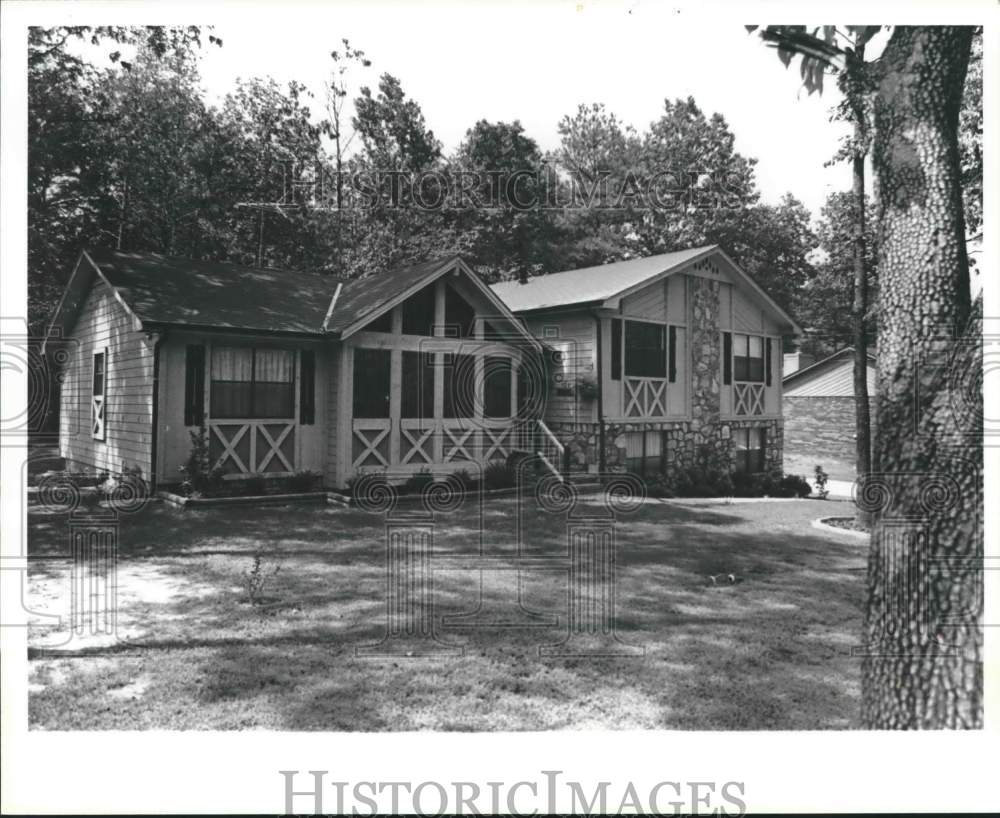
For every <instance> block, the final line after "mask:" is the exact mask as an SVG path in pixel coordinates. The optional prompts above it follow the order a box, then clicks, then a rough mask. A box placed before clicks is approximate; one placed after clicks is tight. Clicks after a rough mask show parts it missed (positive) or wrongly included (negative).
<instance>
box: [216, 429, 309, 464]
mask: <svg viewBox="0 0 1000 818" xmlns="http://www.w3.org/2000/svg"><path fill="white" fill-rule="evenodd" d="M269 426H272V427H273V426H278V427H280V431H278V432H277V434H276V435H272V434H271V432H270V431H269V430H268V427H269ZM209 427H210V429H211V430H212V435H213V436H214V437H215V439H216V440H218V441H219V443H220V444H221V446H222V454H221V455H219V457H218V459H217V460H216V461H215V464H216V465H217V466H224V465H225V464H226V463H227V462H228V461H232V463H233V465H235V466H236V468H237V469H238V470H239V471H240V473H241V474H250V473H256V472H262V471H267V470H268V467H269V466H270V465H271V462H272V461H273V460H275V459H277V461H278V463H279V464H280V465H281V466H283V469H275V470H274V471H285V472H293V471H295V465H294V462H293V461H294V456H293V457H292V459H291V460H290V459H289V458H288V457H287V456H286V455H285V452H284V451H283V450H282V446H283V445H284V443H285V441H286V440H287V439H288V437H289V435H292V434H293V433H294V430H295V423H294V422H291V421H282V420H277V421H275V420H260V421H258V420H226V421H218V422H216V423H210V424H209ZM244 437H247V438H248V440H247V443H248V446H247V452H248V454H247V460H246V461H244V460H243V458H242V457H240V454H239V452H238V451H237V447H238V446H239V445H240V443H241V442H242V440H243V438H244Z"/></svg>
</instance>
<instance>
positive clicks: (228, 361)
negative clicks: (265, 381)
mask: <svg viewBox="0 0 1000 818" xmlns="http://www.w3.org/2000/svg"><path fill="white" fill-rule="evenodd" d="M252 387H253V349H251V348H250V347H212V390H211V394H212V404H211V407H210V409H209V411H210V412H211V414H212V417H213V418H249V417H252V408H251V407H252V404H251V401H252Z"/></svg>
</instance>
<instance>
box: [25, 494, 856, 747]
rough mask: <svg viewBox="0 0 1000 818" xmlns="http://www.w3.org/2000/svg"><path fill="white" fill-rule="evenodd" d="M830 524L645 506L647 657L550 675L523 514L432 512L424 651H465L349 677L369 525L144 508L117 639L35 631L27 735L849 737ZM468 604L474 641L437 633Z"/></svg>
mask: <svg viewBox="0 0 1000 818" xmlns="http://www.w3.org/2000/svg"><path fill="white" fill-rule="evenodd" d="M833 505H834V504H832V503H830V502H826V503H824V502H822V501H816V500H798V501H786V502H747V503H739V502H737V503H733V504H726V503H724V502H721V501H701V502H697V501H691V502H689V503H684V504H682V503H676V502H660V501H649V502H647V503H646V504H644V505H643V506H642V507H641V508H640V509H639V510H638V511H636V512H635V513H633V514H630V515H628V516H626V517H622V518H620V520H619V523H618V525H617V540H618V545H619V551H618V582H617V603H616V607H617V627H618V634H619V636H620V638H621V640H622V642H624V643H627V644H629V645H632V646H641V647H643V648H644V649H645V654H644V655H642V656H635V657H607V656H605V657H574V658H548V657H543V656H540V655H539V645H542V644H545V643H555V642H558V641H559V640H560V638H561V636H562V635H564V634H565V632H566V624H565V623H566V611H565V608H566V597H567V582H568V579H567V573H566V570H565V569H564V568H561V567H559V566H560V565H563V563H561V562H560V561H559V560H558V559H556V560H555V562H556V565H554V566H553V567H551V568H548V567H541V568H537V569H533V570H527V571H523V572H521V575H520V576H521V588H520V591H521V594H522V601H523V605H524V608H526V609H528V610H530V611H532V612H534V613H536V614H537V616H532V617H529V616H528V614H526V613H524V610H523V609H519V608H518V607H517V605H516V602H515V600H516V598H517V593H518V572H516V571H513V570H510V569H512V568H513V567H514V564H515V549H514V546H513V542H514V521H515V501H514V500H513V499H510V498H507V499H493V500H490V501H488V502H487V505H486V506H485V508H484V510H483V511H482V513H481V514H482V516H481V519H480V513H479V511H478V509H477V508H476V507H475V504H474V503H472V502H467V504H466V506H463V507H462V508H460V509H459V510H457V511H455V512H451V513H446V514H439V515H438V518H439V519H438V522H437V524H436V530H435V542H434V550H435V554H436V555H440V557H439V558H438V559H439V566H440V567H441V568H442V570H436V571H435V572H434V600H435V609H434V611H433V613H434V621H435V622H436V623H437V628H438V633H439V636H440V639H441V640H442V641H443V642H446V643H448V644H450V645H454V646H460V647H462V648H463V649H464V655H463V656H458V657H451V658H433V657H419V656H406V655H405V654H404V655H400V656H396V657H390V658H365V657H361V656H358V655H356V652H355V649H356V648H358V647H363V646H365V645H370V644H374V643H377V642H378V641H379V640H380V639H381V638H382V635H383V633H384V630H385V621H386V619H385V616H386V608H385V599H386V570H385V558H384V536H385V535H384V521H383V518H382V517H380V516H378V515H375V514H372V513H366V512H362V511H359V510H354V509H343V508H336V507H328V506H312V507H304V506H300V507H292V506H287V507H267V508H247V507H240V508H238V509H205V510H200V511H194V510H177V509H172V508H170V507H168V506H166V505H164V504H162V503H157V504H153V505H151V506H150V507H148V508H147V509H146V510H144V511H143V512H141V513H139V514H136V515H132V516H127V517H124V518H123V521H122V523H121V529H120V533H119V571H118V584H119V606H118V610H119V635H120V636H121V637H122V638H123V640H124V641H120V642H119V643H117V644H113V645H105V646H101V644H100V643H99V642H90V643H88V642H87V641H82V642H79V643H77V642H70V643H69V644H68V646H64V650H69V651H70V652H69V653H64V654H59V653H56V652H54V651H53V650H52V649H53V648H54V647H58V645H59V644H60V643H62V642H64V640H65V639H66V636H67V634H66V633H65V632H64V631H60V630H57V629H48V630H46V629H45V628H42V627H39V628H37V629H33V634H32V638H31V644H32V648H31V651H30V658H31V662H30V665H31V677H30V679H29V682H30V688H29V690H30V697H29V711H30V722H31V725H32V727H34V728H36V729H144V728H160V729H222V730H225V729H245V728H259V729H281V730H368V731H371V730H420V729H434V730H549V729H560V728H571V729H574V728H655V729H682V730H694V729H699V730H722V729H744V730H753V729H786V730H801V729H839V728H850V727H855V726H857V724H858V719H857V716H858V696H859V675H860V674H859V670H860V668H859V663H858V661H857V660H856V659H854V658H852V657H851V655H850V653H851V647H852V645H854V644H856V643H857V637H858V634H859V633H860V629H861V602H862V595H863V586H864V570H863V569H864V562H865V551H866V549H865V546H864V545H863V544H859V542H858V541H857V540H854V539H851V538H848V537H843V536H839V535H833V534H824V533H821V532H819V531H816V530H815V529H811V528H810V527H809V523H810V521H811V520H813V519H815V518H817V517H820V516H828V515H829V514H830V513H832V511H833V510H834V509H833ZM524 522H525V530H526V531H528V532H530V533H529V535H528V537H527V542H526V543H525V546H524V555H525V556H528V557H536V558H537V557H544V556H553V557H558V555H559V554H561V553H564V552H565V549H566V534H565V530H566V529H565V525H566V523H565V519H564V518H563V517H560V516H558V515H554V514H550V513H545V512H542V511H541V510H540V509H537V508H532V509H531V510H529V511H527V512H525V520H524ZM29 524H30V535H29V550H30V554H31V562H30V604H31V606H32V608H33V609H34V610H37V611H42V612H49V613H60V612H61V613H63V614H65V612H66V610H67V604H68V603H67V598H68V588H69V562H68V561H67V560H66V558H65V551H66V543H67V533H66V532H67V528H66V524H67V518H66V516H65V515H62V514H57V513H51V512H43V511H38V510H34V511H32V512H31V514H30V515H29ZM480 532H483V538H482V543H480V539H479V533H480ZM480 549H482V552H483V553H485V554H487V555H489V556H491V557H493V558H494V559H493V560H492V562H491V563H490V564H491V565H494V566H496V567H497V568H499V569H501V570H487V571H484V572H482V574H480V572H479V571H478V570H477V569H476V568H475V563H474V562H473V560H474V559H475V557H476V555H477V554H478V553H479V552H480ZM256 552H260V553H261V554H262V556H263V562H262V565H263V567H264V569H265V570H268V571H269V570H272V569H273V568H274V567H275V566H278V565H280V566H281V568H280V571H279V573H278V574H277V575H275V576H274V577H273V578H272V580H271V582H270V584H269V586H268V587H267V588H266V589H265V591H264V597H265V599H264V601H265V603H266V604H264V605H251V604H249V603H248V602H247V601H246V593H245V590H244V587H243V584H242V575H243V574H244V572H245V571H247V570H248V569H249V568H250V567H251V564H252V561H253V555H254V553H256ZM445 557H449V558H451V559H450V560H449V561H448V562H447V564H445V563H441V562H440V560H441V559H443V558H445ZM461 558H465V559H464V561H463V559H461ZM537 562H538V561H537V560H536V563H537ZM470 563H471V564H470ZM445 569H446V570H445ZM730 573H731V574H733V575H734V578H735V580H736V582H735V583H730V582H729V580H728V579H727V577H726V576H725V575H728V574H730ZM718 575H723V576H719V577H718V579H719V582H718V583H717V584H713V583H712V581H711V579H710V577H711V576H718ZM480 589H482V590H480ZM480 596H481V599H480ZM480 603H481V608H480V609H479V619H480V621H481V622H482V623H484V624H485V625H486V626H484V627H479V628H460V627H456V626H455V625H454V623H450V622H446V623H442V621H441V617H442V616H447V615H451V614H461V613H466V612H470V611H473V610H475V609H477V606H478V605H479V604H480ZM553 618H556V619H557V624H556V625H555V626H553V625H552V624H551V623H552V621H553ZM497 623H505V624H506V625H507V626H506V627H497V626H496V624H497ZM525 624H530V625H533V627H524V626H523V625H525ZM491 625H492V626H491ZM487 626H489V627H487Z"/></svg>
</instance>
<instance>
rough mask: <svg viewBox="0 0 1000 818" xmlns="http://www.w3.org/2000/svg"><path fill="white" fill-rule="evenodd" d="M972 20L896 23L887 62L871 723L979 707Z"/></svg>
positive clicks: (956, 717) (866, 652)
mask: <svg viewBox="0 0 1000 818" xmlns="http://www.w3.org/2000/svg"><path fill="white" fill-rule="evenodd" d="M971 40H972V28H965V27H945V26H942V27H897V28H895V29H894V31H893V34H892V36H891V38H890V40H889V42H888V44H887V45H886V48H885V52H884V53H883V56H882V58H881V60H880V63H881V65H880V69H879V71H880V73H879V77H878V88H877V94H876V98H875V141H874V144H873V156H872V159H873V165H874V169H875V174H876V181H877V186H878V190H877V196H878V227H879V283H880V286H879V318H878V320H879V330H878V336H879V347H878V389H877V394H876V419H877V427H878V436H877V437H876V439H875V445H874V452H873V454H874V472H873V473H872V474H871V475H870V476H869V479H868V480H866V481H865V483H864V484H863V485H862V487H861V489H860V490H859V493H858V499H859V502H861V503H863V505H864V506H865V508H866V509H867V510H869V511H871V512H872V513H873V514H874V518H875V528H874V531H873V534H872V544H871V552H870V555H869V564H868V604H867V610H866V616H865V646H864V648H863V649H862V653H863V656H864V659H863V668H862V718H863V722H864V724H865V726H866V727H868V728H872V729H883V728H975V727H981V726H982V723H983V713H982V689H983V679H982V660H981V645H982V642H981V631H980V622H981V615H982V598H981V584H982V573H981V570H982V558H983V550H982V549H983V545H982V382H981V378H982V371H981V368H980V358H981V354H980V352H979V349H980V344H981V339H980V336H979V334H980V332H981V325H980V324H979V323H977V321H976V320H972V321H970V314H971V309H970V303H969V280H968V259H967V257H966V252H965V236H964V218H963V213H962V198H961V189H960V185H959V179H960V176H959V164H958V141H957V126H958V113H959V108H960V105H961V98H962V85H963V80H964V78H965V72H966V67H967V63H968V57H969V49H970V44H971Z"/></svg>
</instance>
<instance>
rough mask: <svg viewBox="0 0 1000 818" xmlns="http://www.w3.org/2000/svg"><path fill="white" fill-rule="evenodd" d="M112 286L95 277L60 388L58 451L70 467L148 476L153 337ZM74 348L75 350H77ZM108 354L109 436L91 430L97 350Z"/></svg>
mask: <svg viewBox="0 0 1000 818" xmlns="http://www.w3.org/2000/svg"><path fill="white" fill-rule="evenodd" d="M135 326H136V323H135V320H134V319H133V318H132V316H131V315H130V314H129V312H128V310H127V309H126V308H125V307H124V306H123V305H122V304H121V303H120V302H119V301H118V299H117V298H116V296H115V293H114V292H113V291H112V289H111V288H110V287H109V286H108V285H107V284H105V283H104V282H103V281H101V280H100V279H97V280H95V281H94V283H93V285H92V286H91V288H90V292H89V293H88V294H87V297H86V298H85V299H84V302H83V305H82V307H81V309H80V313H79V317H78V318H77V320H76V324H75V326H74V327H73V329H72V330H71V331H70V333H69V337H70V338H71V339H72V341H73V345H71V348H70V357H69V359H68V360H67V362H66V365H65V370H64V372H63V381H62V387H61V390H60V417H59V454H60V455H61V456H62V457H64V458H66V460H67V465H68V468H70V469H79V470H82V471H94V472H100V471H108V472H111V473H117V472H121V471H122V469H123V468H135V467H136V466H138V467H139V468H140V469H142V474H143V477H146V478H148V477H149V475H150V471H151V468H152V443H153V431H152V430H153V360H154V349H153V344H154V342H153V340H152V339H150V338H147V337H146V334H145V333H143V332H141V331H140V330H137V329H136V328H135ZM74 347H75V348H74ZM99 352H105V353H106V354H105V383H104V395H105V408H104V439H103V440H97V439H95V438H94V437H93V435H92V432H91V429H92V427H91V397H92V390H93V367H94V354H95V353H99Z"/></svg>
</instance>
